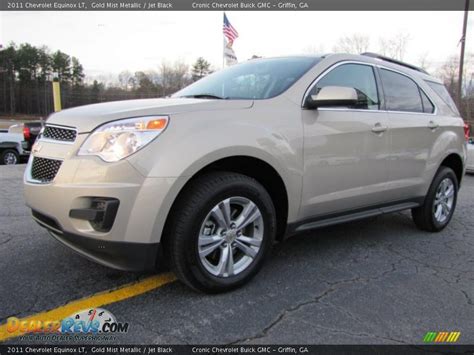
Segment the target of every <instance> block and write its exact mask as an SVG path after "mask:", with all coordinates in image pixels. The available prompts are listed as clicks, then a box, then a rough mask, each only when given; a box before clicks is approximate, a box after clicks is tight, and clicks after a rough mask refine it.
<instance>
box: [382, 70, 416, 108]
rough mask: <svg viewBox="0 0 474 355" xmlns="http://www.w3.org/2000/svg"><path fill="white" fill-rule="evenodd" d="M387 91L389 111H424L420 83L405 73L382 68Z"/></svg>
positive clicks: (386, 99) (384, 87) (386, 97)
mask: <svg viewBox="0 0 474 355" xmlns="http://www.w3.org/2000/svg"><path fill="white" fill-rule="evenodd" d="M380 77H381V79H382V84H383V89H384V93H385V102H386V108H387V110H389V111H405V112H423V104H422V102H421V96H420V90H419V89H418V85H417V84H416V83H415V82H414V81H413V80H411V79H410V78H408V77H406V76H405V75H402V74H398V73H395V72H393V71H391V70H385V69H381V70H380Z"/></svg>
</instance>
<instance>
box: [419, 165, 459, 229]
mask: <svg viewBox="0 0 474 355" xmlns="http://www.w3.org/2000/svg"><path fill="white" fill-rule="evenodd" d="M442 184H444V186H441V185H442ZM458 186H459V185H458V179H457V177H456V174H455V173H454V171H453V170H452V169H451V168H448V167H446V166H442V167H441V168H440V169H439V170H438V172H437V173H436V176H435V177H434V179H433V182H432V183H431V185H430V188H429V190H428V194H427V195H426V197H425V201H424V203H423V205H422V206H420V207H417V208H413V209H412V210H411V214H412V217H413V221H414V222H415V224H416V226H417V227H418V228H419V229H421V230H424V231H427V232H439V231H441V230H443V229H444V228H445V227H446V226H447V225H448V224H449V221H450V220H451V218H452V216H453V213H454V210H455V208H456V202H457V196H458V188H459V187H458ZM448 190H449V191H452V192H449V191H448ZM448 195H450V196H451V197H449V198H448V197H447V196H448ZM438 201H444V203H443V202H441V203H438ZM443 204H445V206H447V208H448V209H449V211H448V210H446V209H444V208H443V206H442V205H443ZM440 211H441V212H440Z"/></svg>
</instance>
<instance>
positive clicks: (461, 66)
mask: <svg viewBox="0 0 474 355" xmlns="http://www.w3.org/2000/svg"><path fill="white" fill-rule="evenodd" d="M468 15H469V0H466V7H465V9H464V23H463V27H462V37H461V57H460V58H459V78H458V108H459V111H461V102H462V76H463V73H464V51H465V48H466V31H467V17H468Z"/></svg>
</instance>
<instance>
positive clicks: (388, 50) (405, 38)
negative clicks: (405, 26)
mask: <svg viewBox="0 0 474 355" xmlns="http://www.w3.org/2000/svg"><path fill="white" fill-rule="evenodd" d="M409 41H410V35H409V34H407V33H397V34H396V35H395V36H393V37H391V38H380V39H379V48H380V49H379V51H380V53H381V54H382V55H385V56H388V57H392V58H394V59H398V60H403V58H404V57H405V53H406V50H407V46H408V42H409Z"/></svg>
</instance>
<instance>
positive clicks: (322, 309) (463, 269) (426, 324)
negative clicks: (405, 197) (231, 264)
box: [0, 165, 474, 344]
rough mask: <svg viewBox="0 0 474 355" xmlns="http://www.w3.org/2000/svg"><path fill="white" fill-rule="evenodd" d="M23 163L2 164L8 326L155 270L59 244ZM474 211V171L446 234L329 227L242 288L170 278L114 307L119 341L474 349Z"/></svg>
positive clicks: (0, 243)
mask: <svg viewBox="0 0 474 355" xmlns="http://www.w3.org/2000/svg"><path fill="white" fill-rule="evenodd" d="M24 168H25V166H24V165H22V166H12V167H9V166H1V167H0V260H1V265H2V266H1V271H2V272H1V273H0V277H1V280H0V285H1V287H0V292H1V293H0V297H1V302H0V324H4V323H5V322H6V320H7V318H8V317H10V316H15V317H18V318H22V317H26V316H30V315H34V314H36V313H39V312H43V311H47V310H51V309H54V308H57V307H60V306H62V305H64V304H67V303H68V302H71V301H74V300H77V299H81V298H84V297H90V296H92V295H94V294H96V293H98V292H101V291H106V290H111V289H115V288H118V287H120V286H122V285H125V284H127V283H131V282H137V281H139V280H142V279H145V278H147V277H149V276H150V274H139V273H126V272H119V271H114V270H111V269H108V268H105V267H102V266H100V265H97V264H95V263H93V262H91V261H89V260H86V259H84V258H82V257H80V256H78V255H76V254H75V253H74V252H72V251H71V250H68V249H67V248H65V247H63V246H62V245H60V244H59V243H58V242H56V241H55V240H53V239H52V238H51V237H50V236H49V235H48V233H47V232H46V231H45V230H44V229H42V228H41V227H39V226H38V225H37V224H36V223H35V222H34V221H33V220H32V219H31V218H30V212H29V210H28V209H27V208H26V207H25V205H24V200H23V194H22V173H23V169H24ZM51 203H54V201H51ZM473 216H474V176H466V177H465V178H464V181H463V186H462V189H461V192H460V196H459V200H458V206H457V209H456V212H455V215H454V217H453V221H452V222H451V224H450V225H449V226H448V227H447V228H446V229H445V230H444V231H443V232H441V233H439V234H429V233H425V232H420V231H418V230H417V229H416V228H415V226H414V224H413V223H412V221H411V218H410V215H409V213H407V212H403V213H395V214H392V215H386V216H380V217H376V218H371V219H367V220H363V221H359V222H354V223H348V224H344V225H340V226H336V227H329V228H324V229H320V230H316V231H312V232H309V233H305V234H301V235H299V236H296V237H293V238H290V239H288V240H286V241H285V242H283V243H280V244H278V245H276V247H275V248H274V251H273V253H272V255H271V257H270V258H269V260H268V261H267V263H266V265H265V266H264V268H263V270H262V271H261V272H260V273H259V274H258V275H257V277H256V278H255V279H254V280H253V281H252V282H251V283H250V284H248V285H246V286H245V287H243V288H241V289H239V290H237V291H234V292H231V293H227V294H223V295H216V296H209V295H204V294H198V293H195V292H193V291H191V290H190V289H188V288H187V287H185V286H184V285H182V284H181V283H179V282H171V283H167V284H165V285H163V286H162V287H158V288H155V289H153V290H152V291H150V292H147V293H144V294H141V295H139V296H136V297H130V298H127V299H126V300H123V301H120V302H116V303H112V304H108V305H106V306H104V308H106V309H107V310H109V311H111V312H112V313H113V314H114V315H115V316H116V318H117V319H118V320H120V321H123V322H128V323H129V324H130V328H129V331H128V333H126V334H121V335H118V337H117V341H118V342H119V343H127V344H135V343H137V344H138V343H141V344H143V343H154V344H155V343H159V344H183V343H189V344H215V343H219V344H229V343H251V344H273V343H277V344H288V343H289V344H319V343H323V344H401V343H410V344H412V343H422V341H423V337H424V335H425V334H426V332H428V331H435V332H438V331H460V332H461V336H460V338H459V341H458V342H459V343H464V344H472V343H474V217H473ZM17 341H18V340H16V339H10V340H8V342H9V343H15V342H17Z"/></svg>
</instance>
